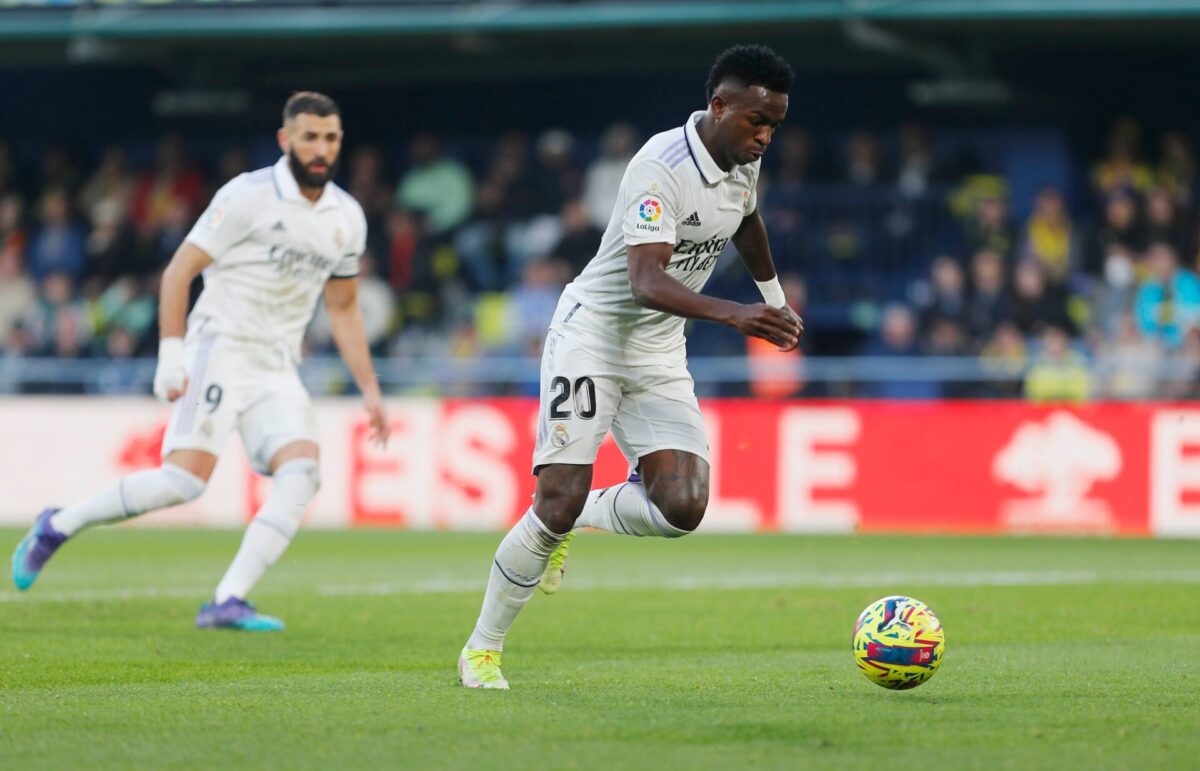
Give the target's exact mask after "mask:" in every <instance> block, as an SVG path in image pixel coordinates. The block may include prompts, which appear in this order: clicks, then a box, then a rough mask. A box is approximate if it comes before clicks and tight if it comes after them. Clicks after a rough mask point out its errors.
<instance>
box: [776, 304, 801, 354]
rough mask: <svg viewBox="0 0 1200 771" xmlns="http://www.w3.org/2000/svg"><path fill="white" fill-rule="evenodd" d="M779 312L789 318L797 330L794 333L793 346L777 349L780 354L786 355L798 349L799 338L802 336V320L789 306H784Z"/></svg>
mask: <svg viewBox="0 0 1200 771" xmlns="http://www.w3.org/2000/svg"><path fill="white" fill-rule="evenodd" d="M780 310H782V311H783V312H784V313H786V314H788V315H789V316H791V317H792V319H793V320H794V321H795V322H796V325H797V326H798V328H799V331H798V332H797V333H796V342H795V343H794V344H793V345H791V346H780V347H779V350H780V351H781V352H783V353H787V352H788V351H794V350H796V349H797V348H799V347H800V338H801V337H803V336H804V319H802V318H800V314H799V313H796V311H794V310H792V306H790V305H785V306H783V307H782V308H780Z"/></svg>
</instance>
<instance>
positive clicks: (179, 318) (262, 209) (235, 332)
mask: <svg viewBox="0 0 1200 771" xmlns="http://www.w3.org/2000/svg"><path fill="white" fill-rule="evenodd" d="M277 139H278V141H279V147H280V149H281V150H282V151H283V157H282V158H280V159H279V161H278V162H277V163H276V164H275V165H274V166H272V167H269V168H265V169H260V170H258V171H255V172H251V173H248V174H242V175H240V176H238V177H237V178H235V179H233V180H232V181H230V182H229V183H228V184H226V185H225V186H224V187H222V188H221V189H220V190H219V191H218V192H217V194H216V196H214V198H213V200H212V203H211V204H210V205H209V207H208V209H207V211H205V212H204V214H203V215H202V216H201V217H200V220H199V221H198V222H197V223H196V225H195V226H194V227H193V228H192V231H191V232H190V233H189V234H188V236H187V238H186V240H185V241H184V243H183V244H182V245H181V246H180V247H179V250H178V251H177V252H175V255H174V256H173V257H172V258H171V262H170V264H169V265H168V266H167V268H166V270H165V272H164V273H163V278H162V294H161V298H160V307H159V327H160V334H161V339H160V341H159V349H158V368H157V370H156V372H155V375H154V393H155V395H156V396H158V397H159V398H160V399H163V400H166V401H169V402H173V403H174V407H173V410H172V413H171V420H170V423H169V424H168V426H167V431H166V435H165V436H164V438H163V448H162V452H163V463H162V465H161V466H160V467H159V468H157V469H154V470H152V471H139V472H137V473H135V474H131V475H129V476H127V477H125V478H123V479H121V480H120V481H118V482H117V483H116V484H114V485H112V486H111V487H109V488H108V489H106V490H103V491H101V492H100V493H98V494H97V495H95V496H93V497H92V498H89V499H87V500H84V501H81V502H79V503H75V504H74V505H71V506H67V507H66V508H63V509H57V508H50V509H46V510H45V511H43V512H42V513H41V515H39V516H38V518H37V520H36V522H35V523H34V525H33V528H32V529H31V530H30V532H29V534H28V535H26V536H25V538H24V540H22V541H21V543H20V544H18V546H17V549H16V551H15V552H14V553H13V560H12V562H13V580H14V581H15V582H16V585H17V587H18V588H19V589H22V590H24V589H28V588H29V587H30V586H31V585H32V584H33V582H34V581H35V580H36V579H37V577H38V574H39V573H40V572H41V570H42V568H43V567H44V566H45V564H46V562H47V560H49V559H50V557H51V556H53V555H54V554H55V552H56V551H58V549H59V548H61V547H62V545H63V544H64V543H65V542H66V541H67V540H69V539H70V538H73V537H74V536H75V535H76V534H77V533H79V532H80V531H81V530H83V529H84V528H87V527H91V526H93V525H99V524H107V523H111V522H121V521H124V520H126V519H130V518H131V517H136V516H138V515H139V514H143V513H145V512H147V511H153V510H155V509H161V508H165V507H168V506H176V505H178V504H181V503H184V502H186V501H190V500H192V499H194V498H196V497H197V496H199V495H200V494H201V493H202V492H204V488H205V485H206V484H207V482H208V479H209V477H210V476H211V475H212V473H213V469H214V468H215V467H216V464H217V456H218V454H219V453H220V452H221V449H222V448H223V447H224V445H225V442H226V439H228V437H229V434H230V432H232V431H233V430H234V429H237V431H238V433H239V434H240V435H241V438H242V444H243V446H244V447H245V449H246V454H247V456H248V457H249V458H250V461H251V463H252V464H253V465H254V467H255V469H256V470H257V471H259V472H260V473H264V474H269V475H271V477H273V479H274V484H273V487H272V489H271V493H270V495H269V496H268V497H267V500H266V501H265V502H264V503H263V505H262V508H260V509H259V510H258V512H257V514H256V515H255V517H254V519H253V520H252V521H251V522H250V525H249V526H248V527H247V529H246V534H245V536H244V538H243V540H242V545H241V548H240V549H239V550H238V553H237V556H236V557H235V558H234V560H233V564H231V565H230V566H229V569H228V570H227V571H226V573H225V576H224V577H223V578H222V579H221V582H220V583H219V584H218V585H217V589H216V592H215V594H214V596H213V599H212V601H211V602H209V603H205V604H204V605H202V606H201V608H200V613H199V615H198V616H197V617H196V626H197V627H200V628H228V629H242V630H250V631H271V630H280V629H283V622H282V621H280V620H279V619H277V618H273V617H271V616H267V615H264V614H261V613H259V612H258V611H257V610H256V609H255V608H254V606H253V605H251V604H250V603H248V602H247V601H246V595H247V594H248V593H249V592H250V590H251V589H252V588H253V587H254V585H255V583H257V582H258V580H259V579H260V578H262V576H263V574H264V573H265V572H266V570H267V568H268V567H270V566H271V565H272V564H274V563H275V561H276V560H278V559H279V557H280V556H281V555H282V554H283V552H284V550H285V549H287V546H288V544H289V543H290V542H291V540H292V537H293V536H294V535H295V534H296V531H297V529H298V528H299V527H300V520H301V519H302V517H303V516H304V512H305V510H306V509H307V507H308V503H309V501H310V500H312V498H313V496H314V495H316V493H317V489H318V487H319V486H320V472H319V467H318V447H317V431H316V420H315V415H314V412H313V408H312V403H311V402H310V400H309V397H308V393H307V392H306V391H305V389H304V386H303V385H302V384H301V382H300V377H299V374H298V373H297V369H296V368H297V365H298V363H299V360H300V342H301V338H302V337H303V335H304V329H305V327H306V326H307V325H308V322H309V321H310V320H311V319H312V315H313V312H314V310H315V309H316V304H317V302H318V301H319V300H320V299H321V297H322V295H324V301H325V306H326V308H327V309H328V311H329V317H330V320H331V322H332V328H333V337H334V340H335V341H336V343H337V346H338V350H339V352H340V353H341V355H342V359H343V360H344V361H345V362H346V365H347V367H348V368H349V369H350V372H351V374H352V375H353V377H354V380H355V382H356V383H357V384H358V387H359V390H360V391H361V392H362V394H363V402H364V406H365V408H366V412H367V416H368V420H369V422H370V426H371V429H372V436H373V438H374V440H375V441H377V442H379V443H386V441H387V437H388V431H389V429H388V423H387V417H386V414H385V412H384V406H383V401H382V398H381V395H380V390H379V383H378V382H377V380H376V378H375V373H374V368H373V366H372V364H371V355H370V352H369V350H368V347H367V339H366V334H365V333H364V331H363V321H362V313H361V312H360V311H359V307H358V280H357V278H356V276H357V274H358V262H359V257H360V256H361V254H362V252H363V250H364V249H365V245H366V237H367V223H366V218H365V217H364V216H363V211H362V208H361V207H360V206H359V205H358V203H357V202H356V201H355V200H354V199H353V198H351V197H350V195H349V194H348V193H346V192H345V191H344V190H342V189H341V188H340V187H338V186H337V185H335V184H334V183H333V182H332V181H331V180H332V179H333V177H334V174H335V173H336V170H337V163H338V155H339V153H340V150H341V146H342V120H341V115H340V112H339V110H338V106H337V104H336V103H334V101H333V100H332V99H330V98H329V97H327V96H324V95H322V94H318V93H314V92H301V93H297V94H295V95H293V96H292V97H291V98H290V99H289V100H288V101H287V104H286V105H285V106H284V108H283V127H282V128H280V129H279V132H278V135H277ZM198 275H203V277H204V291H203V292H202V293H201V295H200V298H199V299H198V300H197V301H196V306H195V308H193V309H192V312H191V314H190V315H187V303H188V289H189V287H190V286H191V284H192V280H193V279H195V278H196V276H198ZM185 316H186V319H185Z"/></svg>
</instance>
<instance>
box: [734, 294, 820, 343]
mask: <svg viewBox="0 0 1200 771" xmlns="http://www.w3.org/2000/svg"><path fill="white" fill-rule="evenodd" d="M731 324H732V326H733V328H734V329H736V330H737V331H739V332H741V333H742V334H743V335H746V336H748V337H761V338H762V339H763V340H766V341H767V342H770V343H774V344H775V345H776V346H777V347H778V348H779V350H781V351H790V350H793V349H794V348H795V347H796V346H798V345H800V333H801V332H802V331H803V330H804V326H803V324H801V323H800V317H799V316H797V315H796V312H795V311H793V310H792V309H791V308H786V307H785V308H772V307H771V306H770V305H767V304H766V303H754V304H753V305H739V306H738V308H737V310H736V311H735V312H734V316H733V320H732V322H731Z"/></svg>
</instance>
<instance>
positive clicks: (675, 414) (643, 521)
mask: <svg viewBox="0 0 1200 771" xmlns="http://www.w3.org/2000/svg"><path fill="white" fill-rule="evenodd" d="M639 386H640V387H639V389H638V390H637V391H634V392H632V393H630V394H627V395H626V397H625V398H624V399H623V400H622V402H621V407H620V409H619V410H618V413H617V416H616V418H615V419H614V420H613V427H612V428H613V436H614V437H615V438H616V440H617V444H618V445H620V447H621V450H622V452H623V453H624V454H625V455H626V456H627V457H631V458H637V459H638V470H639V472H640V473H639V474H638V475H635V476H631V477H630V481H628V482H622V483H621V484H619V485H613V486H612V487H608V488H603V489H600V490H593V491H592V492H591V494H590V495H589V496H588V500H587V503H586V504H585V505H584V510H583V513H582V514H581V515H580V517H579V519H578V520H576V523H575V524H576V527H593V528H597V529H600V530H608V531H611V532H614V533H621V534H624V535H636V536H658V537H664V538H677V537H679V536H683V535H687V534H688V533H690V532H691V531H693V530H695V529H696V527H697V526H698V525H699V524H700V520H701V519H702V518H703V517H704V510H705V508H706V507H707V506H708V478H709V468H708V460H707V458H708V439H707V436H706V433H705V429H704V418H703V416H702V415H701V413H700V407H699V405H698V404H697V402H696V397H695V393H694V391H693V385H692V380H691V377H690V375H688V374H687V370H686V369H684V368H683V367H677V368H662V371H660V372H658V373H655V374H653V375H650V376H647V377H645V378H644V379H643V381H642V382H641V383H639ZM639 477H640V478H639Z"/></svg>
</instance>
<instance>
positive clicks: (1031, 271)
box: [1009, 260, 1071, 336]
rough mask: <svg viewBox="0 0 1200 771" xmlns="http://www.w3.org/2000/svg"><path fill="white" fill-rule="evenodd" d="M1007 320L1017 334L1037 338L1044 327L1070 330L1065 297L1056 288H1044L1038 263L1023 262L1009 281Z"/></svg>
mask: <svg viewBox="0 0 1200 771" xmlns="http://www.w3.org/2000/svg"><path fill="white" fill-rule="evenodd" d="M1009 318H1010V319H1011V320H1012V322H1013V323H1014V324H1016V326H1017V329H1019V330H1021V334H1023V335H1026V336H1029V335H1035V334H1039V333H1040V332H1041V331H1042V328H1043V327H1045V326H1047V325H1048V326H1054V327H1059V328H1060V329H1070V328H1071V320H1070V319H1069V318H1068V317H1067V306H1066V297H1065V296H1064V295H1063V293H1062V291H1061V290H1060V289H1059V288H1057V287H1051V286H1048V285H1047V284H1046V277H1045V275H1044V274H1043V272H1042V266H1041V264H1040V263H1038V262H1035V261H1033V260H1023V261H1022V262H1021V263H1020V264H1019V265H1017V271H1016V274H1015V275H1014V278H1013V295H1012V303H1011V306H1010V315H1009Z"/></svg>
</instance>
